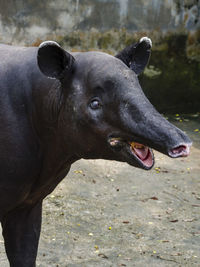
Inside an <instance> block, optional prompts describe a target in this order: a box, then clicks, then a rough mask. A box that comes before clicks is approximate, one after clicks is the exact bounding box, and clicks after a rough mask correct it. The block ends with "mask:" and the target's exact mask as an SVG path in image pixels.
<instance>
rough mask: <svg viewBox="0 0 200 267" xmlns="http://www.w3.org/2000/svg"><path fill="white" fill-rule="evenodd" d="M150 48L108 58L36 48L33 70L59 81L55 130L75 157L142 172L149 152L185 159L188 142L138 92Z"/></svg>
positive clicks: (145, 41) (53, 46) (50, 45)
mask: <svg viewBox="0 0 200 267" xmlns="http://www.w3.org/2000/svg"><path fill="white" fill-rule="evenodd" d="M151 46H152V43H151V40H150V39H149V38H147V37H143V38H142V39H141V40H140V41H139V42H138V43H136V44H134V45H131V46H129V47H127V48H125V49H124V50H123V51H121V52H120V53H118V54H117V55H116V56H115V57H113V56H111V55H108V54H105V53H101V52H86V53H75V54H73V55H72V54H69V53H68V52H66V51H65V50H63V49H62V48H61V47H60V46H59V45H58V44H57V43H55V42H51V41H49V42H44V43H42V44H41V45H40V47H39V49H38V66H39V68H40V70H41V71H42V73H43V74H45V75H46V76H48V77H50V78H56V79H58V80H60V84H61V88H60V90H62V92H63V94H64V101H63V103H62V105H63V107H62V109H61V112H60V116H61V117H62V119H61V120H60V121H61V127H62V130H63V133H64V134H65V136H66V138H65V142H66V146H67V144H69V143H70V144H71V145H73V150H74V151H75V154H76V155H77V157H83V158H103V159H111V160H118V161H125V162H127V163H129V164H130V165H133V166H136V167H140V168H143V169H146V170H148V169H151V168H152V166H153V164H154V156H153V152H152V150H151V148H154V149H156V150H158V151H160V152H162V153H165V154H167V155H169V156H170V157H173V158H176V157H181V156H187V155H188V154H189V147H190V145H191V141H190V139H189V138H188V137H187V136H186V135H185V134H184V133H183V132H182V131H181V130H179V129H178V128H176V127H175V126H173V125H172V124H170V123H169V122H168V121H167V120H165V119H164V118H163V117H162V116H161V115H160V114H159V113H158V112H157V111H156V110H155V109H154V107H153V106H152V105H151V104H150V102H149V101H148V99H147V98H146V97H145V95H144V93H143V91H142V89H141V87H140V84H139V81H138V75H139V74H140V73H141V72H142V71H143V69H144V68H145V66H146V64H147V63H148V60H149V56H150V50H151ZM63 145H65V144H63Z"/></svg>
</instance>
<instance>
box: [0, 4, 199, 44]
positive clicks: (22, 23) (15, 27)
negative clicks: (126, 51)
mask: <svg viewBox="0 0 200 267" xmlns="http://www.w3.org/2000/svg"><path fill="white" fill-rule="evenodd" d="M199 13H200V1H198V0H162V1H161V0H148V1H146V0H56V1H55V0H48V1H46V0H6V1H5V0H0V41H1V42H4V43H5V42H6V43H7V42H8V43H17V44H18V43H20V44H31V43H33V42H34V41H35V40H36V39H37V38H40V39H46V37H49V36H53V35H55V36H57V35H66V34H67V33H68V32H71V31H74V30H77V29H78V30H81V31H85V30H90V29H91V28H93V29H97V30H100V31H105V30H109V29H111V28H116V29H119V28H123V27H125V28H126V29H127V30H129V31H146V30H155V29H161V30H162V31H166V30H175V29H180V28H181V27H183V28H185V29H188V30H194V29H196V28H197V27H199V26H200V19H199Z"/></svg>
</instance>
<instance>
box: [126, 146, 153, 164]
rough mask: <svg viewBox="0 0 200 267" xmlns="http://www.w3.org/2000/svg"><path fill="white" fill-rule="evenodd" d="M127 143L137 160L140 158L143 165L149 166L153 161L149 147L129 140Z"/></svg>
mask: <svg viewBox="0 0 200 267" xmlns="http://www.w3.org/2000/svg"><path fill="white" fill-rule="evenodd" d="M129 144H130V146H131V151H132V153H133V154H134V155H135V156H136V157H137V158H138V160H140V161H141V163H142V164H143V165H144V166H146V167H148V168H151V167H152V166H153V163H154V162H153V153H152V151H151V150H150V149H149V147H147V146H144V145H142V144H139V143H135V142H131V143H129Z"/></svg>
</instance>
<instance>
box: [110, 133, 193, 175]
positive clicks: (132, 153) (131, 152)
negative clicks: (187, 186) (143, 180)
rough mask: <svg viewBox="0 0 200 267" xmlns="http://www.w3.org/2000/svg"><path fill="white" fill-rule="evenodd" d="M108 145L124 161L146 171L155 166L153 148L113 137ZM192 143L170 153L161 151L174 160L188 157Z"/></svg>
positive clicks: (177, 147)
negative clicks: (119, 154)
mask: <svg viewBox="0 0 200 267" xmlns="http://www.w3.org/2000/svg"><path fill="white" fill-rule="evenodd" d="M108 143H109V144H110V146H111V147H112V149H113V150H114V151H115V152H118V153H121V155H122V156H123V157H124V160H125V161H127V162H128V163H129V164H131V165H134V166H135V165H137V166H138V167H140V168H143V169H145V170H150V169H151V168H152V167H153V165H154V155H153V151H152V149H151V148H149V147H148V146H145V145H143V144H140V143H136V142H134V141H126V140H125V139H122V138H117V137H114V138H113V137H111V138H109V139H108ZM190 146H191V143H188V144H187V143H185V144H180V145H179V146H175V147H174V148H171V149H169V150H168V151H166V152H165V151H161V152H162V153H165V154H167V155H168V156H170V157H172V158H178V157H187V156H188V155H189V152H190Z"/></svg>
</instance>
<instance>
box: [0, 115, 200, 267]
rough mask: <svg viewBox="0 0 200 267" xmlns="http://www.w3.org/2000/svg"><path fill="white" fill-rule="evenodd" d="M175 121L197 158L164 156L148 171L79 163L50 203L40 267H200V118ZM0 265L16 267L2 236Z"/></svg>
mask: <svg viewBox="0 0 200 267" xmlns="http://www.w3.org/2000/svg"><path fill="white" fill-rule="evenodd" d="M171 119H172V120H173V121H174V122H175V123H176V124H177V125H178V126H179V127H180V128H182V129H184V130H185V131H186V132H187V133H188V134H189V136H190V137H191V138H192V140H193V142H194V145H193V148H192V152H191V156H190V157H189V158H180V159H175V160H173V159H170V158H168V157H166V156H164V155H162V154H160V153H157V152H156V153H155V156H156V165H155V167H154V168H153V169H152V170H151V171H148V172H147V171H143V170H139V169H136V168H133V167H131V166H129V165H127V164H125V163H119V162H111V161H104V160H97V161H94V160H91V161H85V160H81V161H79V162H77V163H76V164H74V165H73V167H72V169H71V171H70V173H69V174H68V176H67V178H65V179H64V180H63V182H62V183H61V184H60V185H59V186H58V187H57V188H56V190H55V191H54V192H53V193H52V194H51V195H49V196H48V197H47V198H46V200H45V201H44V208H43V226H42V234H41V239H40V246H39V252H38V259H37V266H41V267H47V266H48V267H51V266H53V267H95V266H98V267H104V266H105V267H108V266H109V267H110V266H113V267H118V266H128V267H132V266H142V267H143V266H152V267H157V266H159V267H160V266H163V267H164V266H188V267H190V266H200V116H198V114H196V115H194V116H193V115H192V116H187V117H184V118H182V117H180V118H179V117H178V116H174V117H173V118H171ZM198 129H199V131H198ZM0 266H1V267H8V266H9V265H8V262H7V259H6V255H5V252H4V247H3V239H2V236H0Z"/></svg>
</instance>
